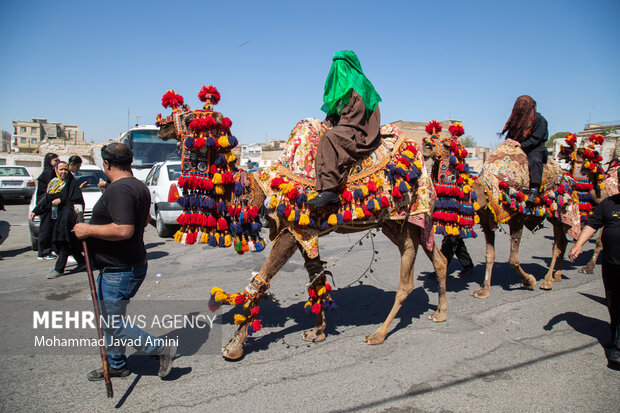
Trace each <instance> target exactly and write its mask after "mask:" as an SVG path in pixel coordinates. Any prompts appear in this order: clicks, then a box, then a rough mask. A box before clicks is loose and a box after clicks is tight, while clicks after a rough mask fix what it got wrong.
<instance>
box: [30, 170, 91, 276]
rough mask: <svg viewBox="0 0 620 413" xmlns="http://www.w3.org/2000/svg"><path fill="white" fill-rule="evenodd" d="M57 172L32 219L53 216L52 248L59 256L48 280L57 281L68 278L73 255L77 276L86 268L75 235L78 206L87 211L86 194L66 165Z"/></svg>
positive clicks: (51, 217) (34, 210) (31, 216)
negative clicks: (67, 273)
mask: <svg viewBox="0 0 620 413" xmlns="http://www.w3.org/2000/svg"><path fill="white" fill-rule="evenodd" d="M55 172H56V177H55V178H53V179H52V180H50V182H49V183H48V185H47V193H46V195H45V197H43V198H42V199H41V202H39V203H38V204H37V206H36V207H35V208H34V209H33V210H32V213H31V214H30V219H33V218H34V216H35V215H41V214H43V213H49V216H50V219H51V221H52V223H53V227H52V247H53V249H54V251H55V252H56V253H57V254H58V259H57V260H56V265H55V266H54V267H53V268H52V269H51V270H50V273H49V275H48V276H47V278H57V277H60V276H61V275H63V274H64V272H65V266H66V265H67V258H69V255H73V258H75V261H76V262H77V267H76V269H75V271H76V272H77V271H80V270H83V269H84V268H85V259H84V257H83V256H82V254H81V253H80V249H81V246H80V243H79V242H78V239H77V238H76V237H75V235H74V234H73V232H72V229H73V226H74V225H75V222H76V212H75V205H81V206H82V210H83V209H84V198H83V197H82V191H81V190H80V187H79V185H78V183H77V181H76V179H75V178H74V177H73V174H71V173H70V172H69V165H68V164H67V163H66V162H63V161H61V162H58V163H57V164H56V167H55Z"/></svg>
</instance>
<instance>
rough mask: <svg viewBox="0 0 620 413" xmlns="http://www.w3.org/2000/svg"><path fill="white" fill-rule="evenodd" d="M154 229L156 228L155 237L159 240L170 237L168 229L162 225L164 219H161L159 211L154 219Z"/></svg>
mask: <svg viewBox="0 0 620 413" xmlns="http://www.w3.org/2000/svg"><path fill="white" fill-rule="evenodd" d="M155 228H157V235H159V236H160V237H161V238H166V237H169V236H170V227H169V226H168V225H166V224H164V219H163V218H162V217H161V213H160V212H159V211H157V216H156V217H155Z"/></svg>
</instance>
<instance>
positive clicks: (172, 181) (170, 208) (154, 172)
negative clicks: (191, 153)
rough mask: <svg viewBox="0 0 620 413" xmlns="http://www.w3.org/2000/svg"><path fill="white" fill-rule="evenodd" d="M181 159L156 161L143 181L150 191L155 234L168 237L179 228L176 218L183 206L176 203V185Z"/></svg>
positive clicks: (177, 191) (179, 174)
mask: <svg viewBox="0 0 620 413" xmlns="http://www.w3.org/2000/svg"><path fill="white" fill-rule="evenodd" d="M180 176H181V161H166V162H158V163H156V164H155V165H153V167H152V168H151V170H150V171H149V173H148V175H147V176H146V179H145V181H144V182H145V183H146V186H147V187H148V188H149V191H150V193H151V211H150V214H151V218H152V219H153V220H155V228H157V235H159V236H160V237H162V238H164V237H169V236H171V235H172V234H173V232H174V231H176V230H177V228H179V224H177V218H178V217H179V215H181V213H182V212H183V208H181V206H180V205H179V204H177V199H178V198H179V195H180V193H181V191H180V190H179V187H178V181H179V177H180Z"/></svg>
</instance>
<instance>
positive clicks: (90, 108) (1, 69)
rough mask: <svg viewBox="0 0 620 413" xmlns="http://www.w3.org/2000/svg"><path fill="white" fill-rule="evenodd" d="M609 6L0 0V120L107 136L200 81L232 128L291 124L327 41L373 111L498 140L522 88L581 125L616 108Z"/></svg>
mask: <svg viewBox="0 0 620 413" xmlns="http://www.w3.org/2000/svg"><path fill="white" fill-rule="evenodd" d="M618 15H620V1H618V0H589V1H573V0H566V1H561V2H560V1H557V0H520V1H515V2H503V1H473V0H472V1H445V0H437V1H424V2H420V1H416V0H408V1H388V0H386V1H382V2H378V1H365V0H358V1H348V0H340V1H333V0H332V1H312V2H297V1H290V0H288V1H262V2H256V1H239V0H229V1H227V2H208V1H205V0H203V1H193V0H186V1H184V2H176V1H166V2H163V1H158V0H152V1H138V0H135V1H134V0H130V1H127V0H124V1H116V0H108V1H105V2H91V1H84V0H81V1H65V0H57V1H29V0H24V1H19V2H17V1H11V0H0V55H1V56H2V64H1V65H0V129H4V130H7V131H10V132H11V133H12V132H13V127H12V123H11V122H12V121H16V120H30V119H32V118H35V117H43V118H47V119H48V121H50V122H61V123H65V124H78V125H79V126H80V129H81V130H82V131H84V133H85V138H86V140H87V141H95V142H104V141H107V140H108V139H111V138H113V139H115V138H117V137H118V135H119V133H121V132H123V131H125V130H127V128H128V124H131V125H132V126H133V125H134V124H135V123H136V122H139V123H140V124H153V123H154V121H155V117H156V115H157V113H162V114H163V115H167V114H169V113H170V109H164V108H163V107H162V106H161V97H162V96H163V94H164V93H165V92H166V91H167V90H168V89H174V90H175V91H176V92H177V93H179V94H181V95H182V96H183V97H184V98H185V102H186V103H188V104H189V105H190V106H191V108H192V109H199V108H201V106H202V104H201V102H200V101H199V100H198V97H197V95H198V92H199V90H200V88H201V87H202V86H203V85H211V84H212V85H214V86H216V87H217V88H218V90H219V91H220V93H221V96H222V98H221V101H220V103H219V104H218V105H217V106H216V107H215V109H216V110H218V111H220V112H222V113H223V114H224V116H228V117H229V118H230V119H231V120H232V121H233V126H232V133H233V134H234V135H235V136H236V137H237V138H238V139H239V141H240V142H241V143H260V142H264V141H265V140H266V139H272V138H277V139H287V138H288V136H289V134H290V131H291V130H292V128H293V127H294V126H295V124H296V123H297V122H298V121H299V120H300V119H303V118H306V117H316V118H323V117H324V114H323V112H321V110H320V109H321V106H322V96H323V88H324V82H325V78H326V76H327V73H328V72H329V68H330V66H331V61H332V56H333V54H334V53H335V52H337V51H340V50H345V49H348V50H353V51H355V52H356V53H357V55H358V57H359V59H360V62H361V64H362V67H363V70H364V72H365V74H366V76H367V77H368V78H369V79H370V81H371V82H372V83H373V84H374V86H375V88H376V90H377V91H378V92H379V94H380V95H381V97H382V99H383V100H382V102H381V103H380V108H381V122H382V124H385V123H388V122H394V121H397V120H406V121H418V122H427V121H430V120H439V121H441V120H445V119H458V120H461V121H462V122H463V125H464V127H465V134H466V135H469V136H472V137H473V138H475V140H476V142H477V144H478V145H484V146H494V145H497V143H498V137H497V132H499V131H500V130H501V129H502V127H503V126H504V123H505V122H506V120H507V118H508V116H509V114H510V110H511V109H512V105H513V104H514V101H515V99H516V98H517V97H518V96H519V95H522V94H528V95H530V96H532V97H533V98H534V99H535V100H536V101H537V104H538V111H539V112H540V113H541V114H542V115H543V116H544V117H545V118H546V119H547V121H548V123H549V132H550V134H553V133H556V132H559V131H568V132H578V131H581V130H583V127H584V125H585V124H586V123H587V122H589V121H591V122H606V121H617V120H620V76H619V74H620V31H619V30H618V28H617V18H618ZM128 112H129V115H128Z"/></svg>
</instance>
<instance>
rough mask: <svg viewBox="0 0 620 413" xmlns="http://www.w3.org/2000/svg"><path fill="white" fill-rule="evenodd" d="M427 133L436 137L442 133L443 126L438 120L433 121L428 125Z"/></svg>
mask: <svg viewBox="0 0 620 413" xmlns="http://www.w3.org/2000/svg"><path fill="white" fill-rule="evenodd" d="M425 129H426V133H428V134H429V135H434V134H436V133H439V132H441V124H440V123H439V122H437V121H436V120H432V121H430V122H428V123H427V124H426V128H425Z"/></svg>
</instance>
